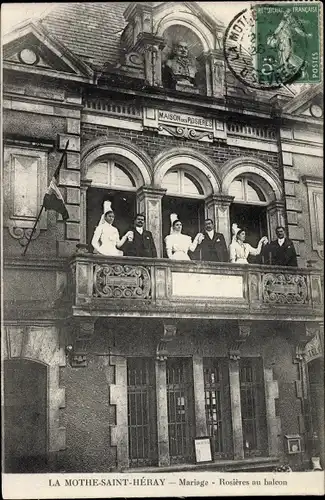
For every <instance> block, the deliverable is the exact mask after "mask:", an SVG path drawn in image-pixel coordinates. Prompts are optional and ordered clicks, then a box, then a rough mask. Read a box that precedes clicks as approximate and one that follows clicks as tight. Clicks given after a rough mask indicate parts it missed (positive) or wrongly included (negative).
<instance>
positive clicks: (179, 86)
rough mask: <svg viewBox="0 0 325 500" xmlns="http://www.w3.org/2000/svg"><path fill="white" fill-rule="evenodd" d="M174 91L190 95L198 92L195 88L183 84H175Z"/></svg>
mask: <svg viewBox="0 0 325 500" xmlns="http://www.w3.org/2000/svg"><path fill="white" fill-rule="evenodd" d="M176 90H180V91H181V92H190V93H191V94H199V93H200V91H199V89H197V88H196V87H193V86H192V85H186V84H184V83H176Z"/></svg>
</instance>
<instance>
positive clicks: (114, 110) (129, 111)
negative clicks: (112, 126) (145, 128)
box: [84, 97, 142, 118]
mask: <svg viewBox="0 0 325 500" xmlns="http://www.w3.org/2000/svg"><path fill="white" fill-rule="evenodd" d="M84 106H85V110H86V111H87V110H92V111H99V112H101V113H105V114H108V115H113V116H114V115H117V116H123V117H128V118H141V117H142V109H141V108H140V107H138V106H136V105H135V104H130V103H123V102H115V101H114V102H113V101H110V100H109V99H100V98H90V97H89V98H87V99H85V100H84Z"/></svg>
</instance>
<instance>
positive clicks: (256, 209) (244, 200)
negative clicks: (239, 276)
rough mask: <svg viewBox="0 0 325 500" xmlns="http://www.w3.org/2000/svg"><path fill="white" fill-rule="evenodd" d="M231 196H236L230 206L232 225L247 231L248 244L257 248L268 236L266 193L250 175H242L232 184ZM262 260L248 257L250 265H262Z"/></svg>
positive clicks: (230, 188) (258, 257)
mask: <svg viewBox="0 0 325 500" xmlns="http://www.w3.org/2000/svg"><path fill="white" fill-rule="evenodd" d="M229 195H230V196H234V201H233V203H232V204H231V205H230V222H231V225H232V223H234V222H235V223H237V225H238V226H239V227H241V228H243V229H245V231H246V238H247V241H248V243H249V244H250V245H252V246H253V247H256V246H257V244H258V241H259V240H260V238H261V237H262V236H267V235H268V226H267V205H268V201H267V197H266V195H265V193H264V192H263V190H262V189H261V187H260V186H259V185H258V184H257V183H256V181H254V180H252V179H251V178H250V177H249V176H248V175H240V176H238V177H236V178H235V179H234V180H233V181H232V183H231V184H230V187H229ZM231 225H230V227H231ZM262 259H263V257H262V256H259V255H258V256H256V257H254V256H251V255H250V256H249V257H248V261H249V262H250V263H260V262H262Z"/></svg>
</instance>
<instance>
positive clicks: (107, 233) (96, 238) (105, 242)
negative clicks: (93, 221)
mask: <svg viewBox="0 0 325 500" xmlns="http://www.w3.org/2000/svg"><path fill="white" fill-rule="evenodd" d="M119 241H120V235H119V232H118V230H117V229H116V227H114V226H112V225H111V224H108V223H107V222H104V223H103V224H99V225H98V226H97V227H96V229H95V231H94V235H93V239H92V240H91V244H92V246H93V247H94V248H95V250H96V251H97V252H98V253H100V254H102V255H111V256H114V255H123V252H122V250H118V248H116V244H117V243H118V242H119Z"/></svg>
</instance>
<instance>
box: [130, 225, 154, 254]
mask: <svg viewBox="0 0 325 500" xmlns="http://www.w3.org/2000/svg"><path fill="white" fill-rule="evenodd" d="M132 231H133V234H134V238H133V241H126V242H125V243H124V245H123V246H122V248H121V250H123V255H125V256H127V257H157V250H156V246H155V242H154V240H153V237H152V234H151V232H150V231H146V230H145V229H144V230H143V233H142V235H141V234H139V233H138V231H137V230H136V229H135V228H132Z"/></svg>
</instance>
